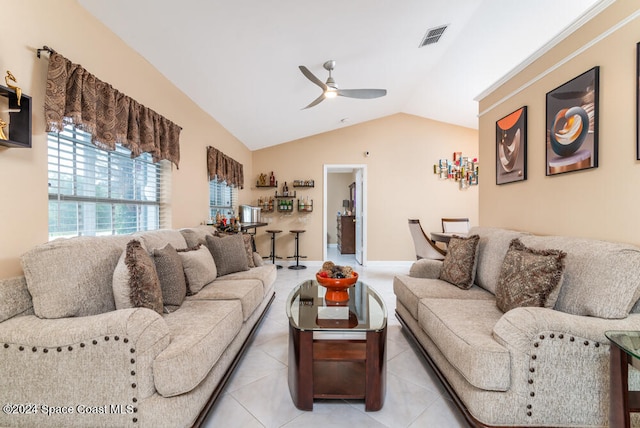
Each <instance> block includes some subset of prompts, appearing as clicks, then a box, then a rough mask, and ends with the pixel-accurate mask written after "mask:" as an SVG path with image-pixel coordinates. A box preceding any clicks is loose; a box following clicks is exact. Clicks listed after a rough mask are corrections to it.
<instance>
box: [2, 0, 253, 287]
mask: <svg viewBox="0 0 640 428" xmlns="http://www.w3.org/2000/svg"><path fill="white" fill-rule="evenodd" d="M5 6H6V7H4V8H3V12H4V19H3V22H2V25H1V26H0V52H1V53H2V54H1V55H0V70H1V71H2V73H3V75H4V72H5V71H6V70H11V72H12V73H13V74H14V75H15V76H16V78H17V79H18V83H19V85H20V87H21V88H22V89H23V92H24V93H25V94H27V95H30V96H31V97H32V103H33V118H32V119H33V148H31V149H16V148H11V149H7V148H0V183H2V185H0V278H6V277H10V276H14V275H18V274H20V272H21V269H20V264H19V257H20V255H21V254H22V253H24V252H25V251H26V250H28V249H29V248H31V247H33V246H34V245H36V244H39V243H42V242H46V241H47V236H48V223H47V222H48V215H47V149H46V134H45V132H44V129H45V128H44V119H43V106H44V92H45V83H46V73H47V57H48V55H47V54H46V53H45V54H44V55H43V58H41V59H38V58H37V57H36V55H35V52H36V49H37V48H40V47H42V45H48V46H50V47H52V48H54V49H56V50H57V51H58V52H60V53H61V54H62V55H64V56H66V57H67V58H69V59H70V60H71V61H73V62H76V63H79V64H82V65H83V66H84V67H85V68H86V69H87V70H88V71H89V72H91V73H93V74H95V75H96V76H97V77H98V78H99V79H101V80H104V81H106V82H109V83H111V84H112V85H113V86H114V87H115V88H117V89H119V90H120V91H122V92H123V93H125V94H127V95H129V96H131V97H132V98H134V99H136V100H137V101H139V102H141V103H143V104H145V105H146V106H148V107H150V108H152V109H154V110H155V111H157V112H158V113H160V114H162V115H164V116H166V117H167V118H169V119H171V120H173V121H174V122H176V123H177V124H178V125H180V126H182V128H183V131H182V134H181V138H180V144H181V161H180V169H179V170H176V169H175V168H174V169H173V173H172V180H171V181H172V192H173V195H172V206H171V218H172V226H173V227H184V226H191V225H194V224H199V223H200V222H201V221H203V220H204V219H205V218H206V217H207V216H208V204H209V201H208V198H209V196H208V195H209V194H208V182H207V170H206V156H205V155H206V146H207V145H213V146H215V147H217V148H218V149H220V150H222V151H223V152H225V153H226V154H227V155H229V156H231V157H233V158H235V159H236V160H238V161H239V162H241V163H243V164H244V166H245V172H246V174H247V175H249V176H251V175H253V173H252V168H251V152H250V151H249V150H248V149H247V148H246V147H245V146H244V145H243V144H242V143H240V142H239V141H238V140H237V139H236V138H234V137H233V136H232V135H230V134H229V132H227V131H226V130H225V129H224V128H223V127H222V126H220V124H219V123H217V122H216V121H215V120H214V119H212V118H211V117H210V116H208V115H207V114H205V113H204V112H203V111H202V110H201V109H199V108H198V107H197V106H196V105H195V104H194V103H193V102H192V101H191V100H190V99H189V98H188V97H187V96H185V95H184V94H183V93H181V92H180V91H179V90H178V89H177V88H176V87H175V86H174V85H172V84H171V83H170V82H169V81H167V80H166V79H165V78H164V77H163V76H162V75H161V74H160V73H159V72H158V71H157V70H156V69H155V68H153V67H152V66H151V65H150V64H149V63H148V62H147V61H146V60H144V59H143V58H142V57H141V56H140V55H138V54H137V53H136V52H134V51H133V50H132V49H131V48H129V47H128V46H127V45H125V44H124V43H123V42H122V40H120V39H119V38H118V37H116V36H115V35H114V34H113V33H111V32H110V31H109V30H108V29H106V28H105V27H104V26H103V25H102V24H101V23H100V22H98V21H97V20H95V19H94V18H93V16H91V15H90V14H89V13H88V12H86V11H85V10H84V9H83V8H81V7H80V6H79V5H78V4H77V3H76V2H75V1H74V0H56V1H41V0H22V1H19V2H10V5H9V4H8V3H7V2H5ZM2 84H3V85H4V82H2ZM250 197H251V195H250V194H249V191H248V190H243V191H241V192H240V202H241V203H243V202H244V200H245V199H249V198H250Z"/></svg>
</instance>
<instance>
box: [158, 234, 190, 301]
mask: <svg viewBox="0 0 640 428" xmlns="http://www.w3.org/2000/svg"><path fill="white" fill-rule="evenodd" d="M153 261H154V262H155V265H156V271H157V272H158V279H159V280H160V288H161V289H162V303H163V304H164V306H166V307H168V309H169V311H171V310H173V309H176V307H178V306H180V305H182V302H183V301H184V298H185V296H186V295H187V283H186V281H185V277H184V269H183V267H182V259H181V258H180V256H179V255H178V252H177V251H176V249H175V248H173V246H172V245H171V244H167V245H166V246H165V247H164V248H156V249H155V250H153Z"/></svg>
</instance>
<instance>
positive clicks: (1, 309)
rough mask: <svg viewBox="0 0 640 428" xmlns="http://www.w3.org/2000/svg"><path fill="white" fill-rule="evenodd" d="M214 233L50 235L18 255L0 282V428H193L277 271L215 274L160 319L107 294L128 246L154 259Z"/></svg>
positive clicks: (258, 315) (250, 329) (259, 314)
mask: <svg viewBox="0 0 640 428" xmlns="http://www.w3.org/2000/svg"><path fill="white" fill-rule="evenodd" d="M211 230H212V229H211V228H206V227H199V228H192V229H183V230H162V231H154V232H144V233H137V234H135V235H133V236H109V237H79V238H71V239H58V240H55V241H52V242H49V243H47V244H43V245H40V246H37V247H36V248H34V249H32V250H30V251H29V252H27V253H26V254H25V255H23V257H22V264H23V268H24V272H25V276H23V277H19V278H13V279H8V280H1V281H0V403H1V404H2V405H3V406H4V407H3V411H2V412H0V426H29V427H32V426H42V427H44V426H54V427H62V426H65V427H71V426H83V427H87V426H91V427H103V426H104V427H107V426H109V427H126V426H130V427H160V426H163V427H164V426H167V427H168V426H170V427H186V426H192V425H198V424H200V423H201V422H202V421H203V419H204V417H205V416H206V413H207V411H208V410H209V409H210V407H211V405H212V404H213V402H214V401H215V399H216V398H217V397H218V395H219V393H220V391H221V389H222V387H223V386H224V384H225V382H226V381H227V379H228V378H229V376H230V374H231V372H232V370H233V369H234V367H235V366H236V364H237V362H238V359H239V358H240V357H241V355H242V353H243V351H244V349H245V348H246V346H247V343H248V341H249V340H250V338H251V337H252V335H253V333H254V332H255V330H256V328H257V326H258V325H259V323H260V321H261V320H262V318H263V316H264V314H265V313H266V310H267V309H268V308H269V305H270V304H271V302H272V301H273V298H274V282H275V278H276V269H275V268H274V266H273V265H262V266H257V267H253V268H251V269H249V270H246V271H245V270H243V271H239V272H235V273H230V274H227V275H224V276H218V277H217V278H215V280H213V282H211V283H209V284H208V285H206V286H204V288H202V289H201V290H199V291H198V292H197V293H195V294H193V295H190V296H187V297H186V299H185V300H184V302H182V304H181V305H180V306H179V307H174V308H172V309H171V310H168V309H166V308H165V311H166V312H169V313H162V314H160V313H158V312H156V311H154V310H152V309H147V308H141V307H137V308H128V309H116V300H115V299H114V292H113V290H114V288H113V287H114V285H115V283H114V271H117V270H118V266H119V265H120V264H121V263H122V260H121V259H122V258H123V257H124V256H123V252H124V249H125V248H128V245H127V244H128V243H129V242H130V241H131V240H132V239H134V238H135V239H137V240H138V241H139V242H141V243H142V245H143V247H144V248H145V249H146V250H147V251H148V252H149V254H151V253H152V252H153V251H154V249H158V248H163V247H165V246H166V245H167V244H171V246H173V247H174V248H176V249H182V248H188V247H191V246H193V245H194V244H196V243H198V242H204V241H206V236H207V235H209V234H211ZM165 248H166V247H165ZM245 257H246V254H245ZM185 260H186V259H185ZM259 260H260V258H259V257H255V262H256V263H258V264H259V265H260V264H261V262H260V261H259ZM186 266H187V265H186V263H185V269H186ZM218 268H219V266H218ZM180 274H181V275H182V272H180ZM214 277H215V273H214Z"/></svg>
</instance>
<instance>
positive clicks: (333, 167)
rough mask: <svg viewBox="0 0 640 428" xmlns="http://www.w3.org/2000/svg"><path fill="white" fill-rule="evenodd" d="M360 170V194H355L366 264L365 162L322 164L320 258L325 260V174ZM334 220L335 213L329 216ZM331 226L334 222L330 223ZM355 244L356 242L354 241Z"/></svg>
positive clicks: (327, 218)
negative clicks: (360, 210)
mask: <svg viewBox="0 0 640 428" xmlns="http://www.w3.org/2000/svg"><path fill="white" fill-rule="evenodd" d="M357 169H359V170H361V171H362V195H357V197H358V200H359V203H360V204H361V205H360V206H361V209H362V266H366V265H367V165H366V164H325V165H324V166H323V196H322V207H323V209H322V260H327V232H328V230H329V229H328V227H329V217H330V215H329V213H328V212H327V210H328V207H327V195H328V193H327V190H328V189H327V175H328V174H329V173H332V172H333V173H338V172H355V170H357ZM331 219H332V221H335V214H334V215H333V216H332V217H331ZM332 227H335V224H333V223H332ZM356 245H357V243H356Z"/></svg>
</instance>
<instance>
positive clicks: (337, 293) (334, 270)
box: [316, 262, 358, 302]
mask: <svg viewBox="0 0 640 428" xmlns="http://www.w3.org/2000/svg"><path fill="white" fill-rule="evenodd" d="M316 281H318V284H320V285H322V286H323V287H325V288H326V289H327V292H326V293H325V296H324V298H325V300H328V301H331V302H344V301H347V300H349V293H348V292H347V290H348V289H349V287H351V286H352V285H354V284H355V283H356V282H358V273H357V272H354V271H353V269H352V268H350V267H349V266H337V265H335V264H333V262H324V264H323V265H322V269H321V270H320V271H319V272H318V273H316Z"/></svg>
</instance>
